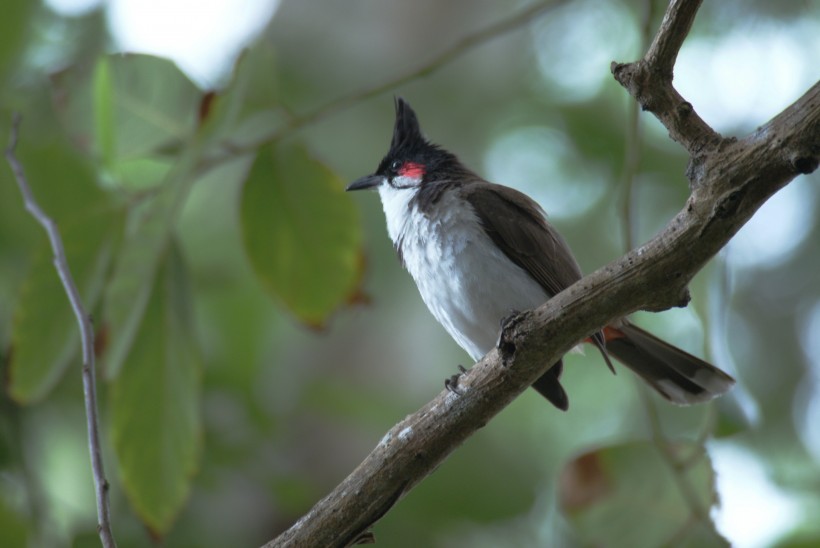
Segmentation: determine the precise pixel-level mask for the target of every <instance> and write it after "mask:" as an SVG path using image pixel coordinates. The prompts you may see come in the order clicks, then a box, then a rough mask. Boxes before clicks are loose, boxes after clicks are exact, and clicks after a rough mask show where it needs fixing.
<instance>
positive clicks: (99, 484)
mask: <svg viewBox="0 0 820 548" xmlns="http://www.w3.org/2000/svg"><path fill="white" fill-rule="evenodd" d="M21 121H22V117H21V116H20V114H19V113H15V114H14V116H13V117H12V123H11V136H10V138H9V145H8V147H6V160H7V161H8V163H9V166H10V167H11V170H12V172H13V173H14V178H15V179H16V180H17V186H18V187H19V188H20V192H21V193H22V194H23V202H24V204H25V207H26V211H28V212H29V213H30V214H31V216H32V217H34V219H35V220H36V221H37V222H38V223H39V224H40V225H41V226H42V227H43V229H44V230H45V231H46V234H48V239H49V241H50V242H51V249H52V251H53V252H54V268H55V269H56V270H57V275H58V276H59V277H60V281H61V282H62V283H63V287H64V288H65V292H66V295H67V296H68V300H69V302H70V303H71V308H72V309H73V310H74V315H75V316H76V318H77V324H78V326H79V328H80V337H81V340H82V348H83V373H82V377H83V394H84V399H85V414H86V422H87V425H88V450H89V452H90V454H91V471H92V473H93V475H94V488H95V494H96V497H97V529H98V531H99V534H100V540H101V541H102V545H103V546H104V547H105V548H114V547H115V546H116V545H117V544H116V542H115V541H114V534H113V533H112V532H111V516H110V510H109V504H108V480H107V479H106V478H105V472H104V470H103V460H102V450H101V449H100V436H99V427H98V420H97V385H96V371H95V364H94V328H93V326H92V323H91V318H90V316H89V315H88V314H87V313H86V311H85V309H84V308H83V304H82V301H81V299H80V293H79V291H78V290H77V286H76V284H75V283H74V277H73V276H72V275H71V270H70V269H69V267H68V261H67V260H66V257H65V249H64V247H63V240H62V237H61V236H60V232H59V230H58V229H57V225H56V223H55V222H54V221H53V220H52V219H51V218H50V217H49V216H48V215H46V213H45V212H44V211H43V210H42V208H40V206H39V204H38V203H37V201H36V200H35V199H34V194H33V193H32V191H31V187H30V186H29V184H28V180H27V179H26V175H25V173H24V172H23V165H22V164H21V163H20V161H19V160H18V159H17V156H16V155H15V149H16V148H17V140H18V136H19V133H20V123H21Z"/></svg>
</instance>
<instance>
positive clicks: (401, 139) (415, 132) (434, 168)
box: [377, 97, 469, 182]
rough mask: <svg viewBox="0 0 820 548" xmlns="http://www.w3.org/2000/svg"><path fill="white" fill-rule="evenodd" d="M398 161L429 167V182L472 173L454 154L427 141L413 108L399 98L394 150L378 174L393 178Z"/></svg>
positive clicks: (383, 161)
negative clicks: (395, 164) (394, 165)
mask: <svg viewBox="0 0 820 548" xmlns="http://www.w3.org/2000/svg"><path fill="white" fill-rule="evenodd" d="M395 160H399V161H401V162H404V161H411V162H415V163H418V164H421V165H423V166H424V167H425V182H429V181H435V180H441V179H443V178H450V176H451V175H453V174H455V173H458V174H464V173H469V172H468V170H467V169H466V168H464V167H463V166H462V165H461V163H460V162H459V161H458V158H456V156H455V155H454V154H451V153H450V152H447V151H446V150H444V149H443V148H441V147H440V146H438V145H435V144H433V143H431V142H430V141H428V140H427V139H425V138H424V135H422V133H421V127H420V126H419V121H418V118H417V117H416V113H415V112H414V111H413V109H412V108H411V107H410V104H409V103H408V102H407V101H405V100H404V99H402V98H401V97H396V122H395V124H394V126H393V140H392V141H391V142H390V150H389V151H388V153H387V155H386V156H385V157H384V159H383V160H382V162H381V164H380V165H379V169H378V171H377V173H381V174H384V175H389V174H390V166H391V165H393V162H394V161H395Z"/></svg>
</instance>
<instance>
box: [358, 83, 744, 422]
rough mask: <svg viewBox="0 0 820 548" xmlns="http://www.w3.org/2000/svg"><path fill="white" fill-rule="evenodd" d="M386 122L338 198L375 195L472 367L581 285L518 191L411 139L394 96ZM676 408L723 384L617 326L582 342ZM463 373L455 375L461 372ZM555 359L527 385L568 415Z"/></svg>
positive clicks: (405, 257) (538, 211) (564, 248)
mask: <svg viewBox="0 0 820 548" xmlns="http://www.w3.org/2000/svg"><path fill="white" fill-rule="evenodd" d="M395 113H396V118H395V124H394V127H393V137H392V140H391V143H390V148H389V150H388V152H387V154H386V155H385V156H384V157H383V159H382V160H381V162H380V163H379V165H378V167H377V169H376V171H375V172H374V173H372V174H370V175H366V176H364V177H361V178H359V179H357V180H355V181H353V182H352V183H350V184H349V185H348V186H347V187H346V189H345V190H347V191H358V190H365V189H375V190H378V193H379V197H380V198H381V203H382V207H383V209H384V215H385V219H386V221H387V233H388V235H389V236H390V239H391V240H392V242H393V246H394V247H395V250H396V252H397V254H398V258H399V261H400V262H401V264H402V265H403V267H404V268H405V269H406V270H407V271H408V272H409V273H410V275H411V276H412V278H413V280H414V281H415V283H416V286H417V287H418V290H419V293H420V294H421V298H422V300H423V301H424V303H425V304H426V305H427V308H428V309H429V310H430V312H431V313H432V315H433V316H434V317H435V319H436V320H437V321H438V322H439V323H440V324H441V325H442V326H443V327H444V329H445V330H446V331H447V333H449V335H450V336H451V337H452V338H453V339H454V340H455V342H456V343H457V344H458V345H459V346H460V347H461V348H463V349H464V350H465V351H466V352H467V354H469V356H470V357H471V358H472V359H473V360H474V361H478V360H479V359H480V358H481V357H483V356H484V355H485V354H486V353H488V352H489V351H490V350H492V349H493V348H494V347H495V345H496V344H497V341H498V339H499V334H500V330H501V325H502V320H504V319H505V318H508V317H509V316H510V314H512V313H515V312H517V311H523V310H529V309H533V308H536V307H538V306H540V305H541V304H543V303H544V302H546V301H547V300H548V299H550V298H552V297H553V296H555V295H556V294H558V293H559V292H561V291H562V290H563V289H565V288H567V287H569V286H570V285H572V284H573V283H575V282H576V281H578V280H579V279H581V277H582V272H581V268H580V266H579V265H578V262H577V261H576V259H575V257H574V256H573V254H572V251H571V250H570V247H569V245H568V244H567V242H566V240H565V239H564V238H563V237H562V236H561V235H560V234H559V233H558V232H557V231H556V229H555V227H553V226H552V225H551V224H550V223H549V222H548V221H547V216H546V213H545V212H544V210H543V209H542V208H541V206H539V205H538V204H537V203H536V202H535V201H534V200H533V199H532V198H530V197H529V196H527V195H526V194H524V193H522V192H520V191H518V190H516V189H513V188H510V187H507V186H503V185H500V184H496V183H492V182H489V181H487V180H486V179H484V178H482V177H481V176H480V175H478V174H477V173H476V172H475V171H473V170H471V169H469V168H468V167H466V166H465V165H464V164H463V163H462V162H461V161H460V160H459V159H458V157H457V156H456V155H455V154H453V153H451V152H449V151H448V150H446V149H444V148H443V147H441V146H440V145H438V144H434V143H432V142H430V141H428V140H427V138H425V137H424V135H423V134H422V131H421V128H420V126H419V122H418V118H417V116H416V113H415V112H414V111H413V109H412V108H411V107H410V105H409V103H408V102H407V101H405V100H404V99H402V98H401V97H396V98H395ZM587 340H588V341H589V342H592V343H593V344H595V345H596V346H597V347H598V349H599V351H600V352H601V355H602V357H603V359H604V360H605V362H606V364H607V365H608V367H609V368H610V369H611V370H612V372H613V373H614V372H615V369H614V367H613V365H612V363H611V361H610V359H609V355H611V356H613V357H614V358H615V359H616V360H618V361H619V362H621V363H623V364H624V365H626V366H627V367H628V368H629V369H631V370H632V371H633V372H635V373H636V374H637V375H638V376H639V377H640V378H642V379H643V380H644V381H646V383H647V384H648V385H649V386H651V387H652V388H654V389H655V390H656V391H657V392H658V393H659V394H660V395H661V396H663V397H664V398H665V399H667V400H669V401H670V402H672V403H674V404H678V405H690V404H695V403H701V402H706V401H709V400H711V399H713V398H715V397H716V396H719V395H721V394H723V393H725V392H727V391H728V390H729V389H730V388H731V387H732V385H733V384H734V382H735V381H734V379H733V378H732V377H731V376H729V375H728V374H726V373H725V372H723V371H722V370H720V369H718V368H717V367H715V366H713V365H711V364H709V363H707V362H706V361H704V360H702V359H700V358H698V357H696V356H694V355H692V354H690V353H688V352H686V351H684V350H681V349H680V348H677V347H675V346H673V345H671V344H669V343H667V342H665V341H663V340H661V339H660V338H658V337H656V336H655V335H652V334H651V333H649V332H648V331H646V330H644V329H642V328H640V327H638V326H637V325H634V324H633V323H632V322H630V321H629V319H628V318H621V319H618V320H617V321H615V322H612V323H611V324H610V325H607V326H604V327H603V328H602V329H601V330H599V331H597V332H596V333H594V334H593V335H592V336H590V337H589V338H588V339H587ZM460 369H462V370H463V368H460ZM562 372H563V358H562V359H559V360H558V361H557V362H556V363H554V364H553V365H552V366H551V367H550V368H549V369H548V370H547V371H546V372H545V373H544V374H543V375H542V376H541V377H539V378H538V379H537V380H536V381H535V383H533V385H532V387H533V388H534V389H535V390H536V391H537V392H539V393H540V394H541V395H542V396H544V397H545V398H546V399H547V400H548V401H549V402H550V403H552V404H553V405H554V406H555V407H557V408H558V409H561V410H563V411H566V410H567V409H568V408H569V397H568V395H567V393H566V391H565V390H564V387H563V386H562V384H561V374H562Z"/></svg>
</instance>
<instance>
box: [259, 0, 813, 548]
mask: <svg viewBox="0 0 820 548" xmlns="http://www.w3.org/2000/svg"><path fill="white" fill-rule="evenodd" d="M699 4H700V2H699V1H697V0H696V1H691V0H673V2H672V3H671V4H670V6H669V8H668V10H667V13H666V16H665V18H664V23H663V24H662V25H661V28H660V30H659V31H658V34H657V35H656V37H655V40H654V41H653V42H652V45H651V46H650V48H649V52H648V53H647V55H646V56H645V57H644V58H643V59H641V60H640V61H637V62H635V63H631V64H615V63H613V66H612V70H613V74H614V75H615V78H616V79H617V80H618V81H619V82H621V84H622V85H624V87H625V88H626V89H627V90H628V91H629V92H630V93H631V94H632V95H633V96H634V97H635V98H636V100H637V101H638V102H639V104H640V105H641V106H642V107H643V108H644V110H649V111H650V112H652V113H653V114H655V115H656V116H657V117H658V118H659V119H660V120H661V122H662V123H663V124H664V125H665V126H666V127H667V129H668V130H669V134H670V136H671V137H672V138H673V139H675V140H677V141H678V142H680V143H681V144H682V145H683V146H684V147H685V148H686V149H687V150H688V151H689V153H690V155H691V156H692V158H691V161H690V169H688V170H687V175H688V176H689V178H690V180H691V181H692V188H693V191H692V194H691V196H690V197H689V199H688V200H687V202H686V205H685V207H684V208H683V210H681V211H680V212H679V213H678V214H677V215H676V216H675V217H674V218H673V219H672V220H671V221H670V223H669V224H668V225H667V226H666V227H665V228H664V229H663V230H662V231H661V232H660V233H659V234H658V235H657V236H655V237H654V238H652V240H650V241H649V242H647V243H646V244H644V245H642V246H640V247H638V248H637V249H635V250H633V251H631V252H629V253H627V254H626V255H625V256H624V257H622V258H620V259H619V260H617V261H615V262H613V263H610V264H609V265H607V266H605V267H603V268H601V269H599V270H598V271H596V272H594V273H593V274H591V275H589V276H587V277H585V278H583V279H582V280H580V281H578V282H577V283H575V284H574V285H572V286H571V287H569V288H568V289H566V290H565V291H563V292H561V293H560V294H558V295H556V296H555V297H553V298H552V299H550V300H549V301H548V302H547V303H545V304H544V305H542V306H540V307H539V308H537V309H535V310H533V311H529V312H525V313H523V314H521V315H519V316H517V317H516V318H515V319H514V320H513V321H511V322H510V323H508V324H507V325H506V326H505V328H504V330H503V332H502V335H501V339H500V342H499V346H498V348H497V349H494V350H492V351H491V352H490V353H489V354H487V355H486V356H485V357H484V358H482V359H481V360H480V361H479V362H478V363H477V364H476V365H475V366H473V368H472V369H470V371H469V372H468V373H467V374H465V375H464V376H463V377H462V378H461V380H460V382H459V388H460V391H461V393H462V394H461V395H458V396H457V395H455V394H452V393H449V392H446V391H445V392H442V393H440V394H439V395H438V396H437V397H436V398H435V399H434V400H433V401H431V402H430V403H428V404H427V405H425V406H424V407H423V408H422V409H420V410H419V411H417V412H416V413H414V414H412V415H410V416H408V417H407V418H405V419H404V420H402V421H401V422H400V423H399V424H397V425H396V426H394V427H393V428H392V429H391V430H390V431H389V432H388V433H387V434H386V435H385V436H384V438H383V439H382V440H381V442H380V443H379V444H378V446H377V447H376V448H375V449H374V450H373V451H372V452H371V453H370V455H368V456H367V458H366V459H365V460H364V462H362V463H361V464H360V465H359V466H358V467H357V468H356V469H355V470H354V471H353V472H352V473H351V474H350V475H349V476H348V477H347V478H346V479H345V480H344V481H343V482H342V483H341V484H340V485H338V486H337V487H336V488H335V489H334V490H333V492H331V493H330V494H329V495H328V496H327V497H325V498H324V499H322V500H321V501H319V502H318V503H317V504H316V505H315V506H314V507H313V509H311V510H310V512H308V514H306V515H305V516H304V517H302V518H301V519H300V520H299V521H298V522H296V524H294V525H293V526H292V527H291V528H290V529H288V530H287V531H285V532H284V533H283V534H282V535H280V536H279V537H278V538H276V539H274V540H272V541H270V542H269V543H268V544H266V546H268V547H281V546H347V545H349V544H351V543H353V542H355V541H356V540H357V539H360V538H361V537H362V535H363V534H364V533H365V532H366V531H367V530H368V529H369V528H370V527H371V526H372V525H373V524H374V523H375V522H376V521H377V520H378V519H379V518H381V517H382V516H383V515H384V514H385V513H386V512H387V511H388V510H389V509H390V507H391V506H392V505H393V504H394V503H395V502H396V501H397V500H399V499H400V498H401V497H402V496H403V495H404V494H405V493H407V492H408V491H409V490H410V489H412V488H413V487H414V486H415V485H416V484H418V483H419V482H420V481H422V479H424V478H425V477H426V476H427V475H428V474H430V473H431V472H432V471H433V470H435V468H436V467H437V466H438V465H439V464H440V463H441V462H442V461H443V460H444V458H446V457H447V455H449V454H450V453H451V452H452V451H454V450H455V449H456V448H457V447H458V446H459V445H460V444H461V443H462V442H463V441H464V440H466V439H467V438H468V437H469V436H470V435H472V434H473V433H474V432H475V431H476V430H478V429H479V428H481V427H482V426H483V425H484V424H486V423H487V422H488V421H489V420H490V419H491V418H492V417H494V416H495V415H496V414H497V413H498V412H500V411H501V410H502V409H503V408H504V407H506V406H507V405H508V404H509V403H510V402H511V401H512V400H513V399H514V398H515V397H517V396H518V395H519V394H520V393H521V392H523V391H524V390H525V389H526V388H527V387H529V386H530V385H531V384H532V383H533V382H534V381H535V380H536V379H538V378H539V377H540V376H541V375H542V374H543V373H544V371H545V370H546V369H547V368H548V367H549V365H550V364H552V363H554V362H555V361H556V360H557V359H558V358H559V357H560V356H562V355H563V354H564V353H566V352H567V351H569V350H570V349H571V348H572V347H573V346H574V345H575V344H576V343H577V342H578V341H579V340H582V339H583V338H584V337H585V336H587V335H588V334H590V333H592V332H594V331H595V330H597V329H598V328H600V326H602V325H606V324H607V323H610V322H611V321H613V320H615V319H616V318H619V317H622V316H625V315H627V314H629V313H631V312H634V311H636V310H640V309H644V310H653V311H657V310H663V309H666V308H669V307H672V306H685V305H686V304H687V302H688V300H689V297H688V292H687V289H686V287H687V284H688V283H689V281H690V280H691V279H692V277H693V276H694V275H695V274H696V273H697V272H698V271H699V270H700V269H701V268H702V267H703V266H704V264H705V263H706V261H708V260H709V259H710V258H711V257H713V256H714V255H715V254H716V253H717V252H718V251H719V250H720V249H721V248H722V247H723V246H724V245H726V243H727V242H728V241H729V239H730V238H731V237H732V236H733V235H734V234H735V233H736V232H737V231H738V230H739V229H740V227H741V226H743V224H745V223H746V221H748V219H749V218H750V217H751V216H752V214H753V213H754V212H755V211H756V210H757V209H758V208H760V206H761V205H762V204H763V203H764V202H765V201H766V200H767V199H768V198H769V197H770V196H771V195H772V194H774V193H775V192H777V191H778V190H779V189H780V188H782V187H783V186H785V185H786V184H787V183H788V182H789V181H791V180H792V179H794V178H795V177H796V176H797V175H799V174H804V173H810V172H812V171H814V170H815V169H816V168H817V165H818V162H819V161H820V83H817V84H815V85H814V86H813V87H812V88H811V89H809V90H808V91H807V92H806V94H805V95H804V96H803V97H801V98H800V99H799V100H798V101H797V102H795V103H794V104H793V105H791V106H790V107H788V108H787V109H786V110H784V111H783V112H782V113H780V114H779V115H778V116H776V117H775V118H773V119H772V120H771V121H770V122H768V123H767V124H766V125H764V126H763V127H761V128H760V129H758V130H757V131H755V132H754V133H753V134H752V135H749V136H748V137H746V138H744V139H741V140H736V139H724V138H722V137H721V136H720V135H719V134H718V133H716V132H715V131H714V130H712V128H710V127H709V126H708V125H707V124H706V123H705V122H704V121H703V120H702V119H700V118H699V117H698V116H697V115H696V114H695V113H694V110H693V109H692V107H691V105H690V104H689V103H687V102H686V101H685V100H684V99H683V98H682V97H680V95H679V94H677V92H676V91H675V90H674V88H673V87H672V85H671V81H672V78H671V67H672V65H673V64H674V60H675V58H676V56H677V52H678V50H679V48H680V45H681V44H682V43H683V39H684V38H685V36H686V34H687V32H688V30H689V28H690V27H691V24H692V20H693V19H694V15H695V12H696V10H697V7H698V6H699Z"/></svg>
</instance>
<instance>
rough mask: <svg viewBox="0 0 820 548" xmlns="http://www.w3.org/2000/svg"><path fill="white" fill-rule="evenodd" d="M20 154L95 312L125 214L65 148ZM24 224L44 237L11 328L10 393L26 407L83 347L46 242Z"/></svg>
mask: <svg viewBox="0 0 820 548" xmlns="http://www.w3.org/2000/svg"><path fill="white" fill-rule="evenodd" d="M19 152H20V161H21V163H22V164H23V165H24V166H25V168H26V173H27V177H28V181H29V183H30V185H31V187H32V192H33V193H34V196H35V199H36V200H37V201H38V203H39V204H40V207H41V208H42V209H43V210H44V211H45V213H46V214H47V215H49V216H50V217H51V218H52V220H54V221H55V223H56V224H57V227H58V229H59V230H60V234H61V237H62V239H63V245H64V248H65V252H66V258H67V261H68V266H69V268H70V269H71V273H72V276H73V278H74V281H75V283H76V285H77V288H78V289H79V291H80V297H81V298H82V300H83V305H84V307H85V309H86V311H88V312H91V311H92V310H93V308H94V306H95V304H96V302H97V301H98V299H99V296H100V293H101V292H102V287H103V283H104V278H105V274H106V272H107V271H108V268H109V265H110V263H111V259H112V254H113V251H114V247H115V245H116V242H117V239H118V237H119V234H120V226H119V222H118V217H119V215H120V212H119V211H117V210H115V209H114V208H113V206H112V205H111V204H110V203H109V200H108V197H107V196H106V195H105V194H104V193H103V192H101V191H100V190H99V189H98V188H97V187H96V185H95V183H94V178H93V174H92V173H91V171H90V170H88V169H87V166H86V165H85V164H83V163H82V162H78V160H77V157H76V155H74V154H71V153H69V152H68V151H67V150H66V149H65V148H63V147H61V146H48V147H44V148H40V149H31V148H26V147H24V148H23V149H22V150H20V151H19ZM22 207H23V205H22V200H20V208H22ZM25 222H29V223H32V225H33V226H34V228H36V230H37V231H38V232H39V234H38V236H39V238H40V239H39V245H38V247H37V252H36V254H35V256H34V257H35V258H34V261H33V263H32V265H31V267H30V269H29V271H28V275H27V277H26V281H25V283H24V284H23V286H22V289H21V292H20V297H19V299H18V300H17V302H16V306H15V310H14V321H13V325H12V346H13V349H14V351H13V352H12V358H11V363H10V366H9V381H8V389H9V393H10V394H11V396H12V397H13V398H14V399H15V400H16V401H18V402H20V403H30V402H32V401H36V400H39V399H41V398H43V397H45V396H46V395H47V394H48V392H49V391H50V390H51V389H52V388H53V387H54V385H55V384H56V383H57V382H58V381H59V380H60V378H61V377H62V375H63V373H64V372H65V370H66V368H67V366H68V365H69V364H70V363H71V360H72V359H73V358H74V357H75V356H76V355H77V351H78V349H79V346H80V333H79V328H78V326H77V320H76V318H75V316H74V313H73V311H72V309H71V306H70V304H69V302H68V297H67V296H66V292H65V289H64V288H63V285H62V282H61V281H60V279H59V277H58V275H57V271H56V270H55V268H54V263H53V252H52V251H51V246H50V244H49V242H48V239H47V237H46V235H45V233H44V232H43V231H42V229H41V228H40V227H39V226H36V225H34V223H35V221H34V220H33V219H27V220H26V221H25Z"/></svg>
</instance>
